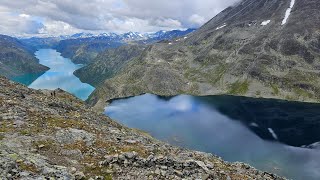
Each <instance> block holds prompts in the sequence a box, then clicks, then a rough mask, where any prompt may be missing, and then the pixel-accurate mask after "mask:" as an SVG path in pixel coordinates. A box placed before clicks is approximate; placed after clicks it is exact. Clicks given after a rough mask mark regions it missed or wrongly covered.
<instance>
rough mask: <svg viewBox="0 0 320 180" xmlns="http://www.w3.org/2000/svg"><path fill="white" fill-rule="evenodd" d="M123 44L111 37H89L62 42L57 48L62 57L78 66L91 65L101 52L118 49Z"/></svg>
mask: <svg viewBox="0 0 320 180" xmlns="http://www.w3.org/2000/svg"><path fill="white" fill-rule="evenodd" d="M122 44H123V43H122V42H120V41H118V40H117V39H113V38H111V37H89V38H80V39H67V40H62V41H60V42H59V44H58V45H57V46H56V47H55V48H56V49H57V51H58V52H60V53H61V55H62V56H64V57H67V58H70V59H71V60H72V61H73V62H74V63H77V64H89V63H90V62H91V61H92V60H93V59H94V58H95V57H96V56H97V55H98V53H99V52H102V51H104V50H106V49H108V48H116V47H119V46H121V45H122Z"/></svg>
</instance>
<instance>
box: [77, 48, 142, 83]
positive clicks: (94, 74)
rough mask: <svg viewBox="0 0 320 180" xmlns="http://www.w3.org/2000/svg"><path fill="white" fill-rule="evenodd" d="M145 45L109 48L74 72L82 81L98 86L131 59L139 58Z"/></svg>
mask: <svg viewBox="0 0 320 180" xmlns="http://www.w3.org/2000/svg"><path fill="white" fill-rule="evenodd" d="M144 48H145V46H143V45H124V46H120V47H119V48H115V49H107V50H105V51H104V52H102V53H99V54H98V56H97V57H96V58H95V59H94V60H93V61H92V62H93V63H91V64H89V65H87V66H85V67H83V68H80V69H78V70H76V71H75V72H74V74H75V75H76V76H77V77H79V78H80V80H81V81H82V82H85V83H89V84H91V85H92V86H95V87H96V86H98V85H99V84H100V83H102V82H103V81H104V80H105V79H108V78H111V77H113V76H114V75H115V74H117V73H118V72H119V71H120V69H121V68H122V67H124V66H125V65H126V64H127V63H128V62H129V61H131V60H133V59H134V58H137V57H138V56H139V55H140V54H141V53H142V51H143V50H144Z"/></svg>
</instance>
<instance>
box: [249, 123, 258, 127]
mask: <svg viewBox="0 0 320 180" xmlns="http://www.w3.org/2000/svg"><path fill="white" fill-rule="evenodd" d="M250 126H252V127H259V125H258V124H257V123H255V122H252V123H250Z"/></svg>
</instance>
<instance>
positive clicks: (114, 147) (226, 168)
mask: <svg viewBox="0 0 320 180" xmlns="http://www.w3.org/2000/svg"><path fill="white" fill-rule="evenodd" d="M52 94H53V93H52V91H44V90H43V91H40V90H34V89H29V88H27V87H25V86H22V85H20V84H17V83H13V82H10V81H8V79H6V78H3V77H0V178H1V179H79V180H80V179H91V178H93V179H102V180H108V179H266V180H271V179H278V180H281V179H283V178H280V177H278V176H276V175H273V174H270V173H267V172H261V171H258V170H256V169H254V168H252V167H250V166H249V165H246V164H243V163H227V162H224V161H222V160H221V159H220V158H218V157H216V156H214V155H212V154H207V153H201V152H195V151H189V150H185V149H181V148H176V147H172V146H170V145H168V144H166V143H162V142H159V141H157V140H155V139H153V138H152V137H150V136H149V135H147V134H146V133H143V132H140V131H138V130H134V129H129V128H126V127H124V126H122V125H120V124H118V123H116V122H114V121H113V120H111V119H110V118H108V117H106V116H104V115H99V114H96V113H94V112H93V111H91V110H90V109H88V108H87V107H86V106H85V105H84V103H83V102H81V101H80V100H78V99H76V98H75V97H73V96H72V95H70V94H68V93H66V92H64V91H62V90H59V89H58V90H55V93H54V94H55V95H54V96H52ZM160 167H161V169H160Z"/></svg>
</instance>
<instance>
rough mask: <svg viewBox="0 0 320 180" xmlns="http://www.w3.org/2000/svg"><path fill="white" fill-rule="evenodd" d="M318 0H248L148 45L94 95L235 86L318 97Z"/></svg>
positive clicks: (254, 92)
mask: <svg viewBox="0 0 320 180" xmlns="http://www.w3.org/2000/svg"><path fill="white" fill-rule="evenodd" d="M319 10H320V2H319V1H317V0H309V1H294V0H243V1H242V2H240V3H238V4H236V5H235V6H233V7H229V8H227V9H225V10H224V11H222V12H221V13H220V14H218V15H217V16H216V17H214V18H213V19H211V20H210V21H209V22H208V23H206V24H205V25H204V26H203V27H201V28H200V29H199V30H197V31H195V32H193V33H191V34H190V35H189V36H188V37H186V38H180V39H179V38H178V39H176V40H173V41H170V42H163V43H158V44H155V45H152V46H150V47H148V48H147V49H146V50H145V51H144V53H143V55H142V56H141V57H140V58H139V59H137V60H135V61H134V62H131V63H130V65H128V66H127V67H126V68H125V69H124V70H123V71H122V72H121V73H119V74H118V75H117V76H115V77H113V78H111V79H108V80H106V81H105V83H104V85H102V86H101V87H100V88H98V89H97V90H96V91H95V92H94V93H93V95H92V96H91V99H90V102H91V103H92V104H93V105H94V104H96V103H98V102H99V103H98V104H101V103H103V102H104V101H105V100H108V99H112V98H115V97H123V96H131V95H136V94H141V93H145V92H148V93H155V94H160V95H174V94H179V93H187V94H196V95H208V94H235V95H245V96H251V97H274V98H280V99H290V100H291V99H294V100H299V101H319V99H320V96H319V91H320V86H319V80H320V74H319V73H320V69H319V67H320V66H319V65H320V50H319V47H320V44H319V43H320V31H319V29H320V23H317V22H319V19H320V14H319V13H318V12H319Z"/></svg>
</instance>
